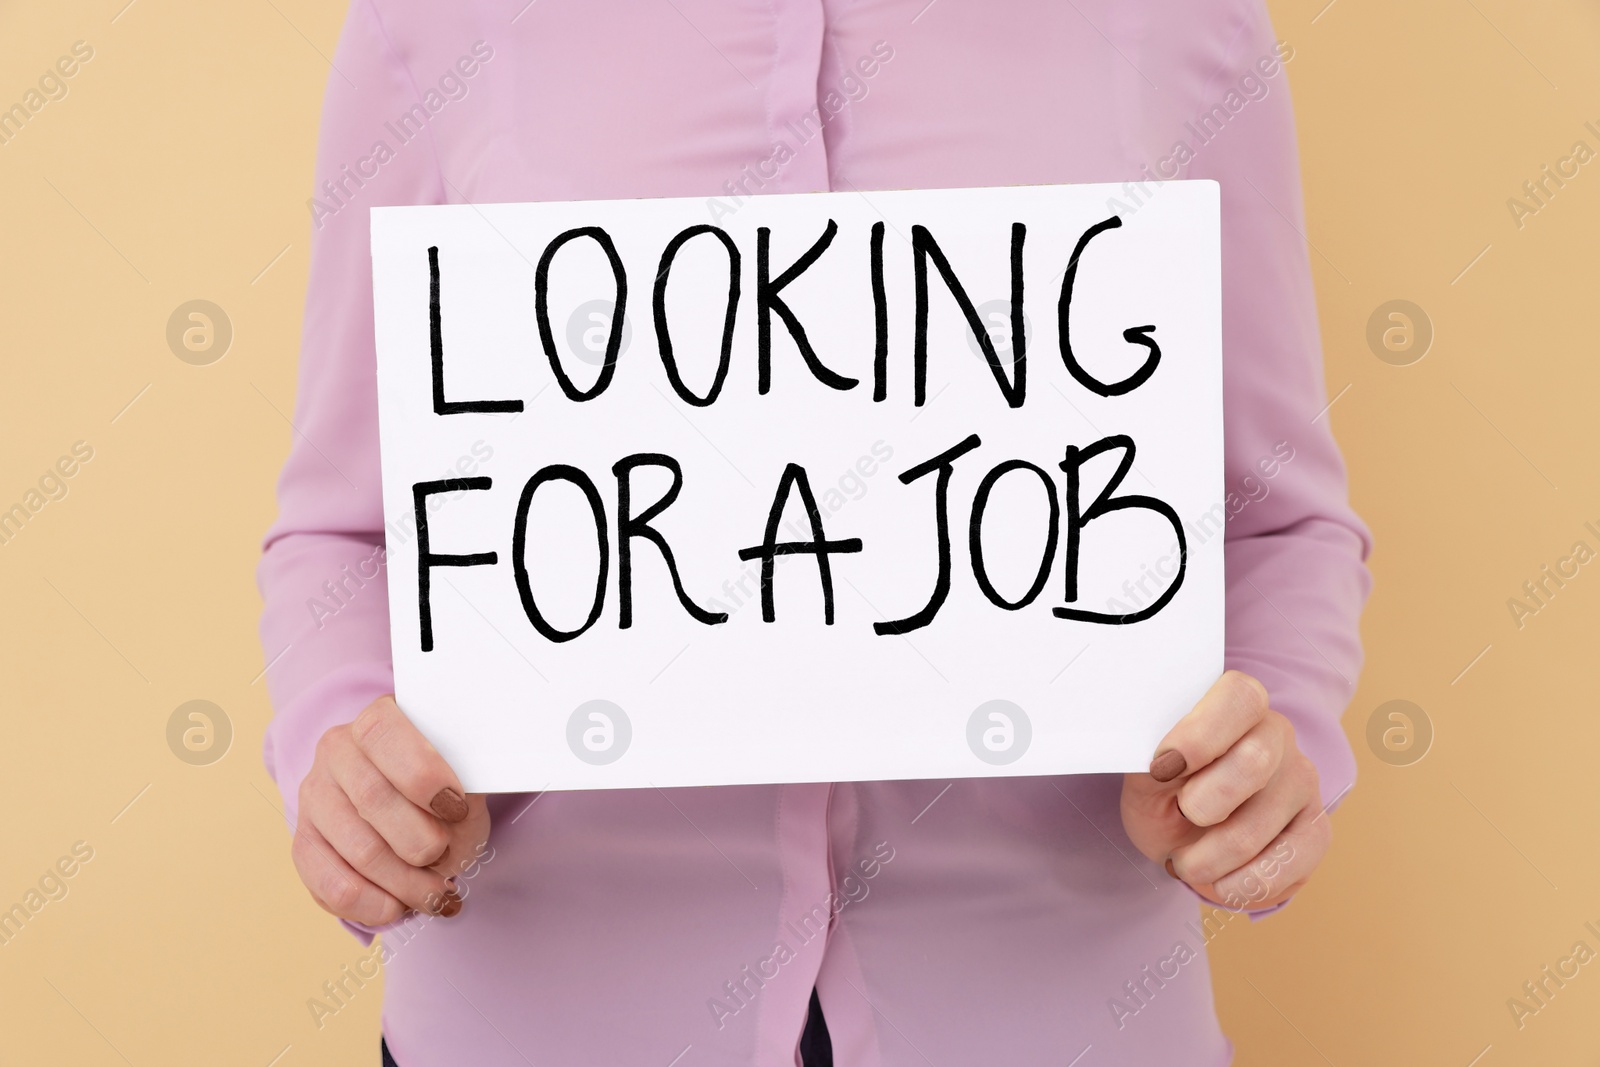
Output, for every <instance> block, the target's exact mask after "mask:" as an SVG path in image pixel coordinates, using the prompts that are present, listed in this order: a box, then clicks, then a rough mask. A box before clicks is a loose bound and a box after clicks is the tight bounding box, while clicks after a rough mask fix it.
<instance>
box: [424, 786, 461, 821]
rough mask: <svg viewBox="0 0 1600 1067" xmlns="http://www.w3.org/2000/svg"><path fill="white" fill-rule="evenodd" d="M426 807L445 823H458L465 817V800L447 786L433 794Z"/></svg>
mask: <svg viewBox="0 0 1600 1067" xmlns="http://www.w3.org/2000/svg"><path fill="white" fill-rule="evenodd" d="M428 807H430V808H432V809H433V813H434V814H435V815H437V816H439V818H441V819H443V820H444V821H445V822H460V821H461V820H462V819H465V818H466V817H467V798H466V797H464V796H462V795H461V794H460V793H457V792H456V791H455V790H454V789H451V788H450V787H449V786H445V787H444V788H443V789H441V790H439V791H438V792H437V793H435V794H434V795H433V799H432V800H430V801H428Z"/></svg>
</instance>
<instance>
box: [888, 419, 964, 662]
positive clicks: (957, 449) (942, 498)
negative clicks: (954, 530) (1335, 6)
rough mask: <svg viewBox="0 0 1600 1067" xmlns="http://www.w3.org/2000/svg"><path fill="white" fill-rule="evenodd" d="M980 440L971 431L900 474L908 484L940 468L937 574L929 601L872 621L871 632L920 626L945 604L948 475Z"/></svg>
mask: <svg viewBox="0 0 1600 1067" xmlns="http://www.w3.org/2000/svg"><path fill="white" fill-rule="evenodd" d="M982 443H983V442H982V441H981V440H980V439H979V438H978V435H977V434H972V435H971V436H969V437H967V438H966V440H964V441H962V442H960V443H959V444H956V445H952V446H951V447H949V448H947V449H945V450H944V451H943V452H940V453H939V454H938V455H937V456H934V457H933V458H932V459H930V460H926V461H924V462H922V463H919V464H917V465H916V466H915V467H912V468H911V469H910V470H908V471H905V472H904V473H902V474H901V475H900V481H901V482H903V483H905V484H906V485H910V484H911V483H912V482H914V481H916V480H917V479H918V478H921V477H922V476H923V475H924V474H930V473H932V472H933V471H938V472H939V478H938V480H937V481H936V482H935V483H934V490H933V506H934V522H935V524H936V526H937V528H938V537H939V576H938V577H937V578H936V579H934V583H933V596H931V597H929V598H928V603H927V604H926V605H924V607H923V608H922V610H921V611H919V612H917V613H916V614H915V615H909V616H907V617H906V618H904V619H897V620H895V621H893V622H875V623H873V624H872V631H873V633H876V634H879V635H883V634H908V633H910V632H911V631H913V630H920V629H922V627H924V626H926V625H928V624H929V623H930V622H932V621H933V617H934V616H935V615H937V614H938V613H939V608H940V607H942V606H943V605H944V599H945V597H947V596H949V595H950V506H949V505H950V476H951V474H953V473H954V472H955V461H956V460H957V459H960V458H961V457H962V456H964V455H966V454H967V453H968V452H971V451H972V450H973V449H974V448H977V447H978V446H979V445H981V444H982Z"/></svg>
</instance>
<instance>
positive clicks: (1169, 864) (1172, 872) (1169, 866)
mask: <svg viewBox="0 0 1600 1067" xmlns="http://www.w3.org/2000/svg"><path fill="white" fill-rule="evenodd" d="M1167 873H1168V874H1169V875H1171V876H1172V877H1173V878H1177V877H1178V872H1177V871H1175V870H1173V869H1172V860H1170V859H1169V860H1167ZM1179 880H1180V881H1181V879H1179Z"/></svg>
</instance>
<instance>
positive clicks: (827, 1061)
mask: <svg viewBox="0 0 1600 1067" xmlns="http://www.w3.org/2000/svg"><path fill="white" fill-rule="evenodd" d="M379 1043H380V1045H381V1047H382V1049H383V1067H400V1065H399V1064H398V1063H396V1062H395V1061H394V1057H393V1056H391V1055H389V1045H388V1043H387V1042H383V1041H380V1042H379ZM800 1062H801V1063H803V1064H804V1065H805V1067H833V1039H832V1038H830V1037H829V1036H828V1024H827V1023H826V1022H825V1021H823V1018H822V1003H821V1002H820V1001H819V1000H817V991H816V990H815V989H813V990H812V991H811V1010H810V1011H809V1012H808V1013H807V1014H806V1028H805V1031H804V1032H803V1033H802V1034H801V1035H800Z"/></svg>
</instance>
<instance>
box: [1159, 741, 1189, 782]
mask: <svg viewBox="0 0 1600 1067" xmlns="http://www.w3.org/2000/svg"><path fill="white" fill-rule="evenodd" d="M1188 769H1189V761H1188V760H1186V759H1184V758H1183V753H1182V752H1179V751H1178V750H1177V749H1175V748H1169V749H1167V750H1166V751H1165V752H1161V753H1158V754H1157V755H1156V758H1155V759H1153V760H1151V761H1150V777H1152V778H1154V779H1155V780H1156V781H1158V782H1170V781H1172V780H1173V779H1174V778H1176V777H1178V775H1180V774H1182V773H1183V772H1184V771H1186V770H1188Z"/></svg>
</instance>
